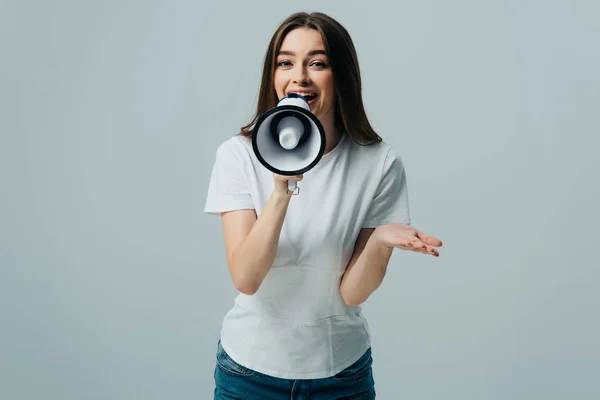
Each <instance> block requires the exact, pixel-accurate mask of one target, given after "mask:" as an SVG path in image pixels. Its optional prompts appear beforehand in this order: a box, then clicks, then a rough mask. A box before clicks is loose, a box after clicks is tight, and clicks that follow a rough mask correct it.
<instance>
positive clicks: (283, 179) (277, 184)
mask: <svg viewBox="0 0 600 400" xmlns="http://www.w3.org/2000/svg"><path fill="white" fill-rule="evenodd" d="M303 177H304V175H293V176H286V175H278V174H276V173H273V180H274V182H273V183H274V187H273V193H276V194H278V195H286V196H291V195H292V192H290V191H289V190H288V181H289V180H292V179H294V180H297V181H298V182H300V181H301V180H302V178H303Z"/></svg>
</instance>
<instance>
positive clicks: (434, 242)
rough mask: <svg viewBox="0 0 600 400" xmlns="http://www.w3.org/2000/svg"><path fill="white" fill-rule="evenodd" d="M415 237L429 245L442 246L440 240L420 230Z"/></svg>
mask: <svg viewBox="0 0 600 400" xmlns="http://www.w3.org/2000/svg"><path fill="white" fill-rule="evenodd" d="M417 237H418V238H419V239H421V240H422V241H423V242H424V243H427V244H428V245H430V246H437V247H440V246H442V244H443V243H442V241H441V240H440V239H438V238H436V237H434V236H429V235H427V234H425V233H423V232H421V231H417Z"/></svg>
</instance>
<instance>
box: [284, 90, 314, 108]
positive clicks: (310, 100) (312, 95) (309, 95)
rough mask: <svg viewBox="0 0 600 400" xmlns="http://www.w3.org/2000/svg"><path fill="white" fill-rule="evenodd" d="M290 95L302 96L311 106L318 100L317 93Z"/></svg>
mask: <svg viewBox="0 0 600 400" xmlns="http://www.w3.org/2000/svg"><path fill="white" fill-rule="evenodd" d="M290 93H295V94H299V95H300V96H302V97H304V98H305V99H306V101H307V102H308V104H309V105H310V104H312V102H313V101H314V100H315V99H316V98H317V94H316V93H308V92H290Z"/></svg>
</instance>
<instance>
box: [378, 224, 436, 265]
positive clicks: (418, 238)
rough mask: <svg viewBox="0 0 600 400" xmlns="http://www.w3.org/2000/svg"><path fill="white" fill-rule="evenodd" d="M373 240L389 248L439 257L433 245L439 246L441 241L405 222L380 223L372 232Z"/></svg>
mask: <svg viewBox="0 0 600 400" xmlns="http://www.w3.org/2000/svg"><path fill="white" fill-rule="evenodd" d="M373 236H375V240H377V241H378V243H381V244H383V245H384V246H387V247H389V248H393V247H395V248H398V249H402V250H411V251H416V252H418V253H423V254H431V255H432V256H434V257H439V256H440V253H439V252H438V251H437V250H436V249H435V247H441V246H442V241H441V240H440V239H438V238H436V237H433V236H429V235H426V234H424V233H423V232H421V231H419V230H417V229H415V228H413V227H412V226H410V225H406V224H388V225H381V226H379V227H377V228H376V229H375V232H373Z"/></svg>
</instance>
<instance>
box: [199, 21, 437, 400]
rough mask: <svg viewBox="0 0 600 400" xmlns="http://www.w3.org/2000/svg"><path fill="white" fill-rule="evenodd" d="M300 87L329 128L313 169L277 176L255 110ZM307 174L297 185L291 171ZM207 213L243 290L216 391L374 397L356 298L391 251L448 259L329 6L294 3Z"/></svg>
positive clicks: (221, 154) (223, 149)
mask: <svg viewBox="0 0 600 400" xmlns="http://www.w3.org/2000/svg"><path fill="white" fill-rule="evenodd" d="M288 93H300V94H302V95H303V96H305V97H306V98H307V99H308V101H309V105H310V109H311V112H312V113H313V114H314V115H315V116H316V117H317V118H319V120H320V122H321V124H322V125H323V128H324V130H325V134H326V149H325V154H324V155H323V157H322V158H321V160H320V161H319V163H318V164H317V165H316V166H315V167H314V168H313V169H311V170H309V171H308V172H306V173H305V174H304V175H299V176H296V177H285V176H279V175H276V174H273V173H271V172H270V171H268V170H267V169H266V168H264V167H263V166H262V165H261V164H260V162H259V161H258V159H257V158H256V156H255V154H254V152H253V149H252V140H251V135H252V128H253V126H254V124H255V123H256V121H257V119H258V118H259V117H260V116H261V115H262V114H263V113H264V112H266V111H267V110H269V109H270V108H272V107H274V106H276V105H277V103H278V101H279V99H281V98H282V97H283V96H285V95H287V94H288ZM288 179H297V180H298V181H302V183H301V186H302V193H301V194H300V195H298V196H293V195H292V193H290V192H288V189H287V180H288ZM205 211H206V212H207V213H210V214H216V215H222V223H223V230H224V237H225V247H226V251H227V262H228V266H229V271H230V273H231V277H232V280H233V284H234V285H235V287H236V288H237V289H238V290H239V291H240V294H239V295H238V296H237V297H236V299H235V304H234V306H233V308H232V309H231V310H230V311H229V312H228V313H227V315H226V316H225V318H224V321H223V325H222V329H221V335H220V340H219V342H218V346H217V365H216V368H215V383H216V388H215V399H280V398H281V399H289V398H303V399H304V398H319V399H337V398H345V399H346V398H348V399H371V398H374V397H375V388H374V381H373V375H372V370H371V364H372V357H371V341H370V333H369V327H368V324H367V321H366V319H365V318H364V317H363V314H362V312H361V307H360V304H361V303H363V302H364V301H365V300H366V299H367V298H368V297H369V295H370V294H371V293H373V291H374V290H375V289H377V287H379V285H380V284H381V282H382V280H383V278H384V275H385V272H386V267H387V264H388V261H389V259H390V256H391V254H392V251H393V249H394V248H400V249H404V250H412V251H416V252H421V253H424V254H430V255H433V256H436V257H437V256H439V254H438V251H437V250H436V247H439V246H441V245H442V243H441V241H440V240H439V239H437V238H434V237H431V236H427V235H425V234H423V233H422V232H420V231H418V230H416V229H415V228H413V227H411V226H410V215H409V205H408V193H407V184H406V175H405V170H404V167H403V165H402V161H401V159H400V157H399V156H398V155H397V154H396V153H395V152H394V151H393V149H392V148H391V147H390V146H389V145H388V144H387V143H385V142H384V141H382V139H381V138H380V137H379V136H378V135H377V133H375V131H374V130H373V128H372V127H371V125H370V124H369V121H368V119H367V116H366V114H365V111H364V108H363V103H362V95H361V78H360V70H359V66H358V60H357V55H356V51H355V49H354V45H353V43H352V40H351V38H350V36H349V34H348V32H347V31H346V29H345V28H344V27H343V26H342V25H340V24H339V23H338V22H337V21H335V20H334V19H332V18H331V17H329V16H327V15H325V14H322V13H312V14H307V13H296V14H293V15H291V16H290V17H288V18H287V19H286V20H285V21H284V22H283V23H282V24H281V26H280V27H279V28H278V29H277V31H276V32H275V34H274V35H273V37H272V39H271V42H270V43H269V47H268V50H267V54H266V57H265V63H264V70H263V75H262V83H261V86H260V93H259V98H258V106H257V110H256V115H255V117H254V119H253V120H252V121H251V122H250V123H249V124H248V125H247V126H245V127H243V128H242V131H241V133H240V134H238V135H235V136H233V137H231V138H229V139H228V140H226V141H225V142H224V143H222V144H221V145H220V146H219V148H218V150H217V153H216V161H215V165H214V168H213V170H212V175H211V181H210V186H209V191H208V196H207V200H206V206H205Z"/></svg>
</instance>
